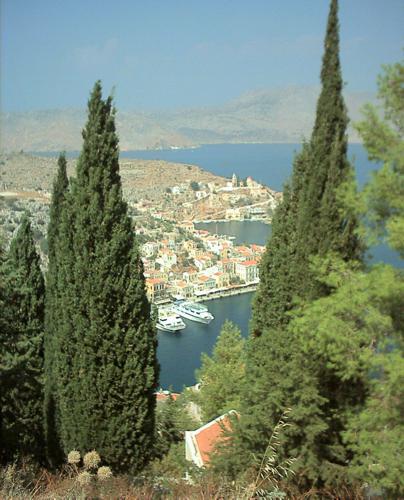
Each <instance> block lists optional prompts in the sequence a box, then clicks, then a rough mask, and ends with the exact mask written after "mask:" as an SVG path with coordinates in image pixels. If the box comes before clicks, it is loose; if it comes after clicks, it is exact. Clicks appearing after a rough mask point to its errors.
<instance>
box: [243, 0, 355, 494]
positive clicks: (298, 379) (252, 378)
mask: <svg viewBox="0 0 404 500" xmlns="http://www.w3.org/2000/svg"><path fill="white" fill-rule="evenodd" d="M337 11H338V2H337V0H331V5H330V12H329V17H328V25H327V33H326V37H325V44H324V46H325V52H324V57H323V64H322V71H321V82H322V89H321V93H320V96H319V99H318V103H317V110H316V120H315V125H314V129H313V133H312V136H311V140H310V142H309V143H308V144H305V145H304V146H303V149H302V152H301V153H300V154H299V155H297V157H296V159H295V162H294V170H293V175H292V179H291V182H290V186H287V187H286V189H285V192H284V199H283V202H282V204H281V205H280V207H279V208H278V209H277V211H276V214H275V216H274V220H273V232H272V236H271V238H270V240H269V242H268V245H267V250H266V254H265V256H264V258H263V261H262V264H261V267H260V279H261V282H260V287H259V290H258V291H257V294H256V298H255V300H254V304H253V317H252V321H251V332H252V336H251V338H250V340H249V342H248V346H247V365H246V384H245V388H244V391H243V403H242V415H243V417H242V419H241V420H240V426H239V432H238V436H237V437H236V440H238V442H239V450H240V453H239V459H238V460H239V461H240V463H241V466H244V467H245V466H246V465H247V464H248V463H250V464H251V463H252V462H251V459H252V457H253V455H258V456H259V455H260V454H261V456H262V454H263V453H264V451H265V448H266V446H267V444H268V440H269V438H270V436H271V433H272V431H273V429H274V427H275V425H276V423H277V422H278V420H279V418H280V417H281V415H282V412H283V411H284V410H285V409H286V408H288V407H290V408H292V409H293V411H292V413H291V416H290V418H291V420H293V422H294V424H295V425H294V427H293V429H292V428H288V429H287V430H286V434H285V436H284V439H283V445H282V447H281V448H280V449H279V450H278V455H279V457H278V458H280V459H284V458H287V457H288V456H290V454H292V455H299V456H300V457H301V461H300V468H301V469H300V470H301V471H303V473H302V476H303V478H304V477H305V476H306V478H307V476H308V477H309V480H308V482H309V484H313V482H315V481H316V478H319V481H320V482H319V483H317V484H320V483H321V481H323V480H324V478H325V473H324V470H319V469H320V467H319V464H320V463H321V462H324V463H329V462H334V463H336V464H337V465H338V464H339V465H342V464H343V462H344V460H346V459H347V456H346V455H344V453H343V452H342V453H341V431H342V422H341V421H338V406H339V405H340V404H341V405H345V404H347V405H348V406H349V404H351V405H352V408H353V407H354V406H355V405H356V404H357V403H358V401H354V399H355V398H354V397H352V394H353V393H354V392H355V391H354V390H352V387H351V390H349V388H348V387H346V384H345V386H344V384H341V389H340V386H339V383H340V382H341V380H340V379H338V377H335V376H334V374H333V373H332V370H328V371H327V369H326V368H325V369H324V370H323V371H321V370H316V369H315V366H316V360H315V359H310V358H308V357H307V356H305V355H304V352H303V351H304V349H305V347H304V341H301V339H296V338H295V335H297V334H298V333H296V330H295V329H291V328H289V327H288V324H289V322H290V317H291V313H292V312H293V310H294V308H295V307H296V305H298V304H302V303H303V302H304V301H307V300H312V299H315V298H318V297H320V296H322V295H326V294H328V293H330V287H329V285H328V284H326V280H322V281H321V280H317V277H316V271H315V270H313V268H312V267H311V261H312V259H313V258H315V257H317V258H323V257H325V256H326V255H327V254H328V253H329V252H331V253H333V254H336V255H338V257H339V258H342V259H343V260H344V261H347V262H349V261H355V260H359V261H360V260H361V257H362V245H361V242H360V240H359V238H358V237H357V235H356V227H357V221H356V218H355V217H354V216H352V215H351V214H348V212H347V210H345V209H344V206H343V202H342V201H341V200H342V198H341V190H342V189H343V187H344V185H345V184H348V183H349V182H351V181H352V176H353V174H352V168H351V166H350V164H349V162H348V160H347V137H346V127H347V123H348V119H347V114H346V109H345V104H344V100H343V97H342V87H343V83H342V77H341V68H340V62H339V34H338V16H337ZM297 340H299V342H298V341H297ZM350 383H351V382H350ZM359 385H361V384H360V381H359ZM358 389H359V390H358V394H359V399H360V397H361V395H363V391H361V390H360V389H361V388H360V387H359V388H358ZM349 398H351V401H350V402H347V400H348V399H349ZM336 416H337V417H336ZM322 439H323V440H326V441H327V443H326V446H320V443H321V440H322ZM333 447H334V451H335V450H337V451H336V452H335V453H333ZM337 455H338V456H337ZM240 463H239V465H238V467H239V468H240ZM330 468H331V467H330ZM236 469H237V466H236ZM305 470H306V472H304V471H305ZM307 471H308V472H307ZM316 474H317V476H316ZM320 476H321V477H320ZM303 481H305V479H303ZM306 485H307V483H306Z"/></svg>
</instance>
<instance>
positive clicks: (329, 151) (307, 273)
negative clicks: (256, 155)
mask: <svg viewBox="0 0 404 500" xmlns="http://www.w3.org/2000/svg"><path fill="white" fill-rule="evenodd" d="M321 85H322V87H321V92H320V96H319V99H318V102H317V110H316V119H315V124H314V128H313V132H312V136H311V140H310V153H309V158H308V167H307V169H306V175H305V178H304V184H303V190H302V195H301V203H300V206H299V211H298V220H297V234H296V241H297V245H296V250H297V253H296V258H295V259H294V262H293V274H294V276H295V280H296V284H297V291H298V292H299V294H300V295H301V296H303V297H308V298H316V297H317V296H319V295H322V294H324V293H325V294H327V292H328V291H327V290H326V289H324V286H323V285H318V283H317V282H316V280H315V279H314V277H313V275H312V272H311V270H310V257H311V256H313V255H320V256H324V255H325V254H326V253H328V252H335V253H336V254H338V255H339V257H341V258H342V259H343V260H345V261H350V260H359V261H360V260H361V259H362V254H363V246H362V243H361V241H360V240H359V238H358V236H357V234H356V230H357V220H356V217H355V216H354V215H353V214H350V213H348V212H347V210H346V209H344V208H345V207H344V206H343V203H342V201H341V199H340V195H341V189H342V188H343V186H344V185H345V184H347V183H349V182H351V181H352V178H353V169H352V167H351V165H350V163H349V161H348V159H347V148H348V139H347V134H346V129H347V125H348V116H347V112H346V106H345V103H344V98H343V95H342V89H343V80H342V75H341V64H340V59H339V23H338V1H337V0H332V1H331V5H330V12H329V16H328V23H327V32H326V37H325V43H324V56H323V62H322V69H321Z"/></svg>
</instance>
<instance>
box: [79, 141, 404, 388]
mask: <svg viewBox="0 0 404 500" xmlns="http://www.w3.org/2000/svg"><path fill="white" fill-rule="evenodd" d="M300 148H301V146H300V145H299V144H215V145H204V146H201V147H198V148H190V149H167V150H145V151H125V152H121V157H123V158H139V159H150V160H165V161H169V162H176V163H185V164H192V165H198V166H200V167H201V168H203V169H205V170H208V171H210V172H213V173H214V174H216V175H221V176H224V177H231V176H232V174H233V173H235V174H236V175H238V176H239V177H240V178H245V177H248V176H251V177H253V179H255V180H257V181H259V182H261V183H263V184H266V185H267V186H269V187H270V188H272V189H275V190H277V191H281V190H282V188H283V185H284V183H285V181H286V180H287V179H288V177H289V175H290V173H291V171H292V166H293V158H294V156H295V155H296V154H297V153H298V152H299V151H300ZM348 152H349V153H348V154H349V159H350V160H351V161H352V163H353V165H354V166H355V171H356V177H357V181H358V185H359V186H360V187H362V186H363V185H364V184H365V183H366V182H368V181H369V180H370V178H371V176H372V171H374V170H377V169H378V168H379V165H377V164H375V163H371V162H370V161H369V160H368V157H367V153H366V150H365V149H364V148H363V146H362V145H360V144H350V145H349V150H348ZM72 156H76V155H75V154H74V153H73V154H72ZM197 227H199V228H200V229H206V230H208V231H211V232H212V233H216V234H227V235H231V236H234V237H235V240H234V241H235V242H236V243H238V244H242V243H257V244H261V245H265V244H266V242H267V240H268V238H269V236H270V231H271V226H270V225H269V224H265V223H263V222H259V221H241V222H238V221H228V222H227V221H225V222H201V223H198V225H197ZM368 260H369V261H370V262H386V263H390V264H392V265H394V266H396V267H402V266H403V261H402V260H400V258H399V256H398V255H397V254H396V253H394V252H392V251H391V250H390V249H389V248H388V247H387V246H385V245H378V246H375V247H372V248H371V249H370V251H369V254H368ZM253 295H254V294H253V293H248V294H243V295H237V296H233V297H226V298H221V299H215V300H210V301H207V302H206V305H207V306H208V308H209V311H210V312H211V313H212V314H213V315H214V317H215V319H214V320H213V321H212V322H211V323H210V324H209V325H203V324H199V323H195V322H192V321H189V320H184V321H185V323H186V324H187V326H186V328H185V329H184V330H183V331H181V332H177V333H169V332H159V334H158V336H159V337H158V340H159V345H158V359H159V362H160V386H161V387H162V388H163V389H171V390H173V391H181V390H182V389H183V387H184V386H190V385H193V384H195V383H196V378H195V370H197V369H198V368H200V361H201V354H202V353H203V352H204V353H207V354H211V352H212V349H213V347H214V345H215V342H216V339H217V337H218V335H219V333H220V330H221V328H222V326H223V323H224V322H225V321H226V320H227V319H228V320H231V321H232V322H234V323H235V324H236V325H237V326H238V327H239V329H240V331H241V333H242V335H243V336H244V337H247V336H248V324H249V321H250V317H251V302H252V299H253Z"/></svg>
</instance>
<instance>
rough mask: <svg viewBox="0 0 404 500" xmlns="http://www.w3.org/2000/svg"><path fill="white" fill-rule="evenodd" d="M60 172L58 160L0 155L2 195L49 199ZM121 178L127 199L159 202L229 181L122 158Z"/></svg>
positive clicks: (71, 164)
mask: <svg viewBox="0 0 404 500" xmlns="http://www.w3.org/2000/svg"><path fill="white" fill-rule="evenodd" d="M75 165H76V160H75V159H73V160H72V159H68V161H67V174H68V176H69V177H71V176H73V175H74V170H75ZM56 171H57V159H56V158H46V157H42V156H33V155H29V154H25V153H9V154H7V153H3V154H0V193H1V192H3V193H4V192H13V193H15V192H17V193H21V196H23V194H24V192H25V193H31V194H30V197H31V198H32V197H34V195H33V193H37V194H36V196H40V197H48V196H49V195H50V192H51V190H52V183H53V179H54V177H55V174H56ZM120 175H121V178H122V186H123V191H124V194H125V197H126V199H127V200H128V201H129V202H132V201H133V199H134V198H144V197H147V198H149V199H150V200H157V199H158V198H159V197H160V196H162V195H163V194H164V193H165V191H166V190H167V188H172V187H173V186H175V185H178V184H182V183H185V184H189V183H190V182H191V181H194V182H200V183H205V184H207V183H210V182H213V183H216V184H217V185H218V186H224V185H225V183H226V179H225V178H224V177H220V176H218V175H215V174H212V173H210V172H207V171H206V170H202V169H201V168H199V167H197V166H194V165H184V164H183V163H171V162H166V161H162V160H136V159H133V160H131V159H127V158H125V159H122V160H121V161H120Z"/></svg>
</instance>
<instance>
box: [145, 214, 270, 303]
mask: <svg viewBox="0 0 404 500" xmlns="http://www.w3.org/2000/svg"><path fill="white" fill-rule="evenodd" d="M136 232H137V234H138V236H139V238H140V239H141V241H143V244H142V245H141V253H142V260H143V265H144V275H145V278H146V288H147V295H148V298H149V300H150V301H151V302H153V303H157V304H158V303H164V302H167V301H169V300H170V299H193V300H198V299H199V300H201V299H204V300H206V299H208V298H215V297H220V296H223V295H231V294H234V293H240V292H242V291H251V290H254V289H255V287H256V285H257V284H258V282H259V272H258V264H259V262H260V260H261V257H262V254H263V253H264V250H265V247H264V246H261V245H255V244H251V245H235V244H234V241H233V238H232V237H230V236H225V235H217V234H211V233H210V232H209V231H206V230H200V229H196V228H195V226H194V223H193V222H183V223H179V224H173V223H171V222H169V221H166V220H164V221H163V220H160V221H159V220H156V219H153V218H150V219H149V221H148V223H144V224H143V225H142V226H138V227H137V230H136Z"/></svg>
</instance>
